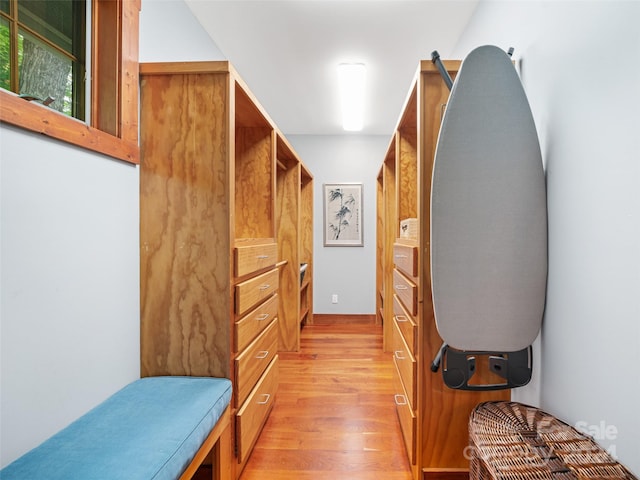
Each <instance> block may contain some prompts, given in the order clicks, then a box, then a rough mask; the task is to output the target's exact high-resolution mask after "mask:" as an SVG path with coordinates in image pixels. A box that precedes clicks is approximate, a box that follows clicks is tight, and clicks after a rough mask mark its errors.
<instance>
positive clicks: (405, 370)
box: [391, 324, 418, 409]
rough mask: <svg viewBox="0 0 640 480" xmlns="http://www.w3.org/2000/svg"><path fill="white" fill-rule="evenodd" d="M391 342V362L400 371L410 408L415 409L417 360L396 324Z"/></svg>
mask: <svg viewBox="0 0 640 480" xmlns="http://www.w3.org/2000/svg"><path fill="white" fill-rule="evenodd" d="M391 342H392V343H391V345H392V348H393V363H395V365H396V368H397V369H398V372H400V378H401V379H402V384H403V385H404V389H405V391H406V392H407V400H408V401H409V403H410V404H411V408H413V409H415V408H416V406H417V393H418V389H417V388H416V384H417V378H418V377H417V372H418V362H417V361H416V358H415V357H414V356H413V354H412V353H411V352H410V351H409V347H407V344H406V343H405V341H404V338H403V337H402V333H401V332H400V329H399V328H398V325H397V324H394V326H393V337H392V340H391Z"/></svg>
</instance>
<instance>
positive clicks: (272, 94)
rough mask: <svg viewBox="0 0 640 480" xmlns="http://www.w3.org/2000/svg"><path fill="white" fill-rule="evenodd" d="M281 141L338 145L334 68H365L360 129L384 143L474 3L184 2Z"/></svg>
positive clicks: (448, 49)
mask: <svg viewBox="0 0 640 480" xmlns="http://www.w3.org/2000/svg"><path fill="white" fill-rule="evenodd" d="M185 2H186V4H187V5H188V6H189V8H190V9H191V11H192V12H193V13H194V15H195V16H196V18H197V19H198V21H199V22H200V23H201V24H202V26H203V27H204V29H205V30H206V31H207V32H208V34H209V35H210V36H211V38H212V39H213V41H214V42H215V43H216V45H217V46H218V47H219V48H220V50H221V51H222V53H223V54H224V55H225V57H226V58H227V59H228V60H229V61H230V62H231V63H232V64H233V65H234V67H235V68H236V70H237V71H238V72H239V74H240V76H241V77H242V78H243V80H244V81H245V82H246V83H247V84H248V86H249V88H250V89H251V91H252V92H253V94H254V95H255V96H256V97H257V98H258V100H259V101H260V103H261V104H262V105H263V106H264V108H265V109H266V110H267V112H269V115H270V116H271V117H272V119H273V120H274V121H275V122H276V124H277V125H278V127H279V128H280V129H281V130H282V131H283V132H284V133H285V134H287V135H293V134H305V135H342V134H346V133H347V132H344V131H343V130H342V126H341V120H340V111H339V104H338V90H337V65H338V64H339V63H341V62H363V63H365V64H366V68H367V84H366V88H365V98H366V101H365V105H366V107H365V108H366V110H365V126H364V130H363V131H362V132H359V134H361V135H362V134H364V135H391V132H392V131H393V128H394V126H395V124H396V122H397V120H398V116H399V114H400V110H401V108H402V105H403V103H404V101H405V98H406V95H407V93H408V89H409V86H410V84H411V81H412V79H413V77H414V75H415V72H416V70H417V68H418V62H419V60H421V59H430V58H431V52H432V51H433V50H438V52H439V53H440V54H441V56H442V58H448V55H449V53H450V52H451V51H452V50H453V48H454V47H455V45H456V42H457V40H458V38H459V36H460V34H461V32H462V31H463V30H464V28H465V26H466V25H467V22H468V21H469V18H470V17H471V15H472V13H473V11H474V9H475V7H476V5H477V3H478V0H468V1H467V0H441V1H435V0H426V1H415V0H414V1H403V0H378V1H367V0H343V1H335V0H288V1H272V0H262V1H245V0H236V1H218V0H185Z"/></svg>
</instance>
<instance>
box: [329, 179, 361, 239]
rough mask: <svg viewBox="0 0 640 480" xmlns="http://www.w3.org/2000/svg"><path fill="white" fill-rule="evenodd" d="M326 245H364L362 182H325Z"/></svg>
mask: <svg viewBox="0 0 640 480" xmlns="http://www.w3.org/2000/svg"><path fill="white" fill-rule="evenodd" d="M323 189H324V205H323V206H324V246H325V247H362V246H363V245H364V239H363V236H362V234H363V231H362V184H361V183H325V184H324V185H323Z"/></svg>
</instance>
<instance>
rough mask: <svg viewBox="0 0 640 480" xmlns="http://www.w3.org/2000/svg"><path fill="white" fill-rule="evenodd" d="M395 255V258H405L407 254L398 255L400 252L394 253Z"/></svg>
mask: <svg viewBox="0 0 640 480" xmlns="http://www.w3.org/2000/svg"><path fill="white" fill-rule="evenodd" d="M395 257H396V258H407V256H406V255H400V254H396V256H395Z"/></svg>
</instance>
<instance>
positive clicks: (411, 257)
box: [393, 243, 418, 277]
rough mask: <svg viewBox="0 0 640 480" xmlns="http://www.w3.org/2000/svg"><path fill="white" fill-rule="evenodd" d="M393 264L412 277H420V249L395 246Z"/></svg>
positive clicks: (395, 244) (396, 244)
mask: <svg viewBox="0 0 640 480" xmlns="http://www.w3.org/2000/svg"><path fill="white" fill-rule="evenodd" d="M393 263H394V264H395V266H396V267H397V268H398V270H401V271H403V272H404V273H405V274H406V275H409V276H410V277H417V276H418V247H415V246H411V245H401V244H399V243H394V244H393Z"/></svg>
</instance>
